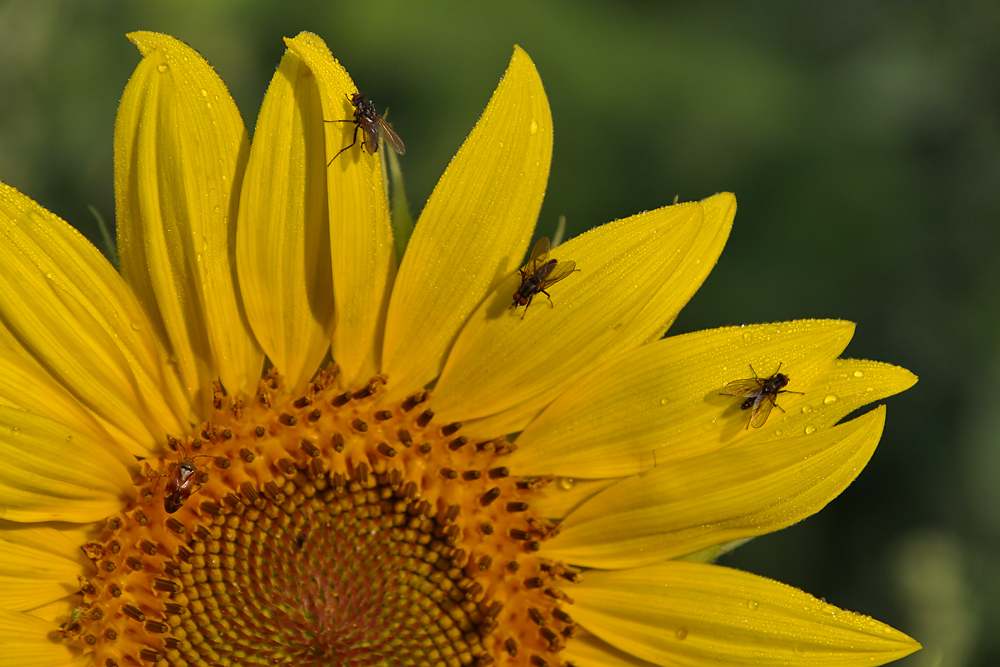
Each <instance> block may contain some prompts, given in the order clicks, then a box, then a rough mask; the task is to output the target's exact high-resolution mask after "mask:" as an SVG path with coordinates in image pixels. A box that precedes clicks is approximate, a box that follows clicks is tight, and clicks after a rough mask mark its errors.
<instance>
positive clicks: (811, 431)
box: [806, 426, 816, 435]
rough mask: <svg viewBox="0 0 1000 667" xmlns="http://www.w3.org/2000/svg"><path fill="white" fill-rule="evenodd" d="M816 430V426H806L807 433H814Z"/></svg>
mask: <svg viewBox="0 0 1000 667" xmlns="http://www.w3.org/2000/svg"><path fill="white" fill-rule="evenodd" d="M815 432H816V427H815V426H806V435H812V434H813V433H815Z"/></svg>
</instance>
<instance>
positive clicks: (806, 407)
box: [802, 405, 813, 415]
mask: <svg viewBox="0 0 1000 667" xmlns="http://www.w3.org/2000/svg"><path fill="white" fill-rule="evenodd" d="M812 411H813V406H811V405H803V406H802V414H804V415H807V414H809V413H810V412H812Z"/></svg>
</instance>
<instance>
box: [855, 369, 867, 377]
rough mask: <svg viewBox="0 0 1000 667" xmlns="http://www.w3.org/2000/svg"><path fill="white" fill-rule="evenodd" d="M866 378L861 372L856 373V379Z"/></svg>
mask: <svg viewBox="0 0 1000 667" xmlns="http://www.w3.org/2000/svg"><path fill="white" fill-rule="evenodd" d="M864 376H865V374H864V373H862V372H861V371H854V377H856V378H863V377H864Z"/></svg>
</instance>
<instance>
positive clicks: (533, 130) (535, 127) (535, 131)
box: [530, 121, 538, 134]
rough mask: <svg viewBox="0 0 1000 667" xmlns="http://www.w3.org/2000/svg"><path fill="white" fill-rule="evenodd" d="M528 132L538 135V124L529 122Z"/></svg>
mask: <svg viewBox="0 0 1000 667" xmlns="http://www.w3.org/2000/svg"><path fill="white" fill-rule="evenodd" d="M530 131H531V133H532V134H538V123H536V122H535V121H531V130H530Z"/></svg>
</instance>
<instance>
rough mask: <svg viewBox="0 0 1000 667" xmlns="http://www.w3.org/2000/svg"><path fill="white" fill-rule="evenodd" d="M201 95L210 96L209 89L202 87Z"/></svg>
mask: <svg viewBox="0 0 1000 667" xmlns="http://www.w3.org/2000/svg"><path fill="white" fill-rule="evenodd" d="M201 96H202V97H208V91H207V90H205V89H204V88H202V89H201Z"/></svg>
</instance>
